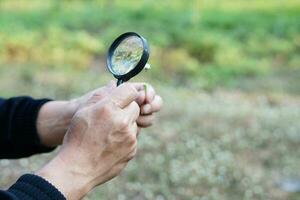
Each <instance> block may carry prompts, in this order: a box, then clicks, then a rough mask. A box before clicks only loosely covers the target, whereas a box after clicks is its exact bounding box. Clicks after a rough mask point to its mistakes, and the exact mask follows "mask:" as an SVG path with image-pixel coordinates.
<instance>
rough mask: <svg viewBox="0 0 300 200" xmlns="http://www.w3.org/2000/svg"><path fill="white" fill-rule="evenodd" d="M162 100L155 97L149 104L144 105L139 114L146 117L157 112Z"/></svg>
mask: <svg viewBox="0 0 300 200" xmlns="http://www.w3.org/2000/svg"><path fill="white" fill-rule="evenodd" d="M162 104H163V101H162V98H161V97H160V96H158V95H156V96H155V97H154V99H153V101H152V102H151V103H150V104H145V105H143V106H142V107H141V114H142V115H148V114H151V113H154V112H158V111H159V110H160V109H161V107H162Z"/></svg>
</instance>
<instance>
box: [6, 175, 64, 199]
mask: <svg viewBox="0 0 300 200" xmlns="http://www.w3.org/2000/svg"><path fill="white" fill-rule="evenodd" d="M0 199H1V200H66V198H65V197H64V196H63V194H62V193H60V192H59V191H58V190H57V189H56V188H55V187H54V186H53V185H52V184H51V183H49V182H48V181H46V180H45V179H43V178H41V177H39V176H36V175H33V174H25V175H23V176H21V177H20V178H19V179H18V180H17V182H16V183H15V184H13V185H12V186H11V187H10V188H9V189H8V190H7V191H1V190H0Z"/></svg>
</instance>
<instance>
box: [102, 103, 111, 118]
mask: <svg viewBox="0 0 300 200" xmlns="http://www.w3.org/2000/svg"><path fill="white" fill-rule="evenodd" d="M112 111H113V109H112V105H111V104H110V103H109V102H105V103H104V104H103V106H102V107H101V114H103V115H108V116H110V115H111V114H112Z"/></svg>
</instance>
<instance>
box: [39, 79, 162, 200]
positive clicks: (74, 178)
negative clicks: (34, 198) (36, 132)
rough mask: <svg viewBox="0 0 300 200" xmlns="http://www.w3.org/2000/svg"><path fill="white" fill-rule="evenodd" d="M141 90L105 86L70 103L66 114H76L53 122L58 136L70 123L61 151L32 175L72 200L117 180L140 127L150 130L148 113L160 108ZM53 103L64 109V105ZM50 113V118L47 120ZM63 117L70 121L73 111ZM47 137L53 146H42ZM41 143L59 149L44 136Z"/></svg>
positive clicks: (157, 101) (137, 86) (55, 140)
mask: <svg viewBox="0 0 300 200" xmlns="http://www.w3.org/2000/svg"><path fill="white" fill-rule="evenodd" d="M149 87H150V88H152V87H151V86H149ZM141 88H144V87H143V84H141V83H134V84H129V83H125V84H122V85H121V86H119V87H116V86H115V84H108V85H107V86H106V87H103V88H100V89H98V90H95V91H93V92H91V93H88V94H87V95H84V96H83V97H81V98H79V99H76V100H74V101H72V103H71V105H72V106H71V108H72V107H73V106H74V107H75V108H76V112H75V114H74V113H73V117H72V119H71V120H70V121H68V120H65V121H64V120H62V121H59V120H57V123H58V122H59V123H61V130H59V129H60V128H57V129H54V130H56V131H57V132H60V131H63V130H64V127H63V126H64V124H68V122H69V123H70V124H69V126H68V127H69V128H68V129H67V133H66V134H65V136H64V139H63V144H62V148H61V149H60V151H59V152H58V154H57V156H55V157H54V158H53V159H52V160H51V161H50V162H49V163H47V164H46V165H45V166H44V167H43V168H42V169H40V170H39V171H37V172H36V174H37V175H39V176H41V177H43V178H45V179H46V180H48V181H49V182H51V183H52V184H53V185H54V186H56V187H57V188H58V189H59V190H60V191H61V192H62V193H63V194H64V195H65V197H66V198H67V199H71V200H77V199H81V198H82V197H84V196H85V195H86V194H87V193H88V191H90V190H91V189H92V188H94V187H96V186H97V185H100V184H103V183H105V182H106V181H108V180H110V179H112V178H114V177H115V176H117V175H118V174H119V173H120V172H121V171H122V169H123V168H124V167H125V166H126V164H127V163H128V162H129V161H130V160H131V159H132V158H133V157H134V156H135V154H136V151H137V149H136V148H137V135H138V133H139V129H140V127H147V126H149V125H151V124H152V121H153V112H156V111H158V110H159V109H160V107H161V104H162V101H161V98H160V97H158V96H157V95H155V92H154V90H153V88H152V89H150V90H149V88H147V94H146V93H145V91H143V90H142V89H141ZM50 103H51V102H50ZM56 103H57V104H56V105H59V106H63V103H66V102H56ZM48 106H50V105H48ZM51 106H54V107H55V104H52V105H51ZM48 108H50V107H48ZM48 108H47V109H48ZM55 108H56V109H58V107H55ZM55 108H52V111H51V113H50V114H52V116H55V114H54V111H55ZM73 109H74V108H73ZM58 110H60V109H58ZM64 111H65V112H66V116H68V115H72V109H70V110H68V109H66V107H65V109H64ZM44 112H45V110H44ZM48 112H50V111H48ZM43 114H45V113H43ZM44 117H45V116H44ZM62 117H64V116H63V115H62ZM45 119H46V118H45ZM44 126H45V125H44ZM44 126H42V127H44ZM45 127H46V126H45ZM47 127H50V126H47ZM41 129H43V128H41ZM46 129H47V128H46ZM42 131H44V130H42ZM44 133H45V132H44ZM59 135H60V134H59ZM51 136H53V134H52V135H51ZM47 137H49V138H52V139H51V141H52V142H49V143H47V141H49V140H47V139H46V138H47ZM42 141H44V142H46V143H47V144H49V145H54V144H55V143H59V138H57V137H50V136H47V135H46V136H45V137H44V139H42Z"/></svg>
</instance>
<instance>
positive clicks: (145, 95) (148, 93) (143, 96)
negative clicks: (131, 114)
mask: <svg viewBox="0 0 300 200" xmlns="http://www.w3.org/2000/svg"><path fill="white" fill-rule="evenodd" d="M132 85H133V86H134V87H135V88H136V90H137V91H139V97H138V98H137V100H136V101H137V103H138V104H139V105H142V104H144V103H150V102H151V101H152V100H153V99H154V97H155V90H154V88H153V87H152V86H151V85H150V84H148V83H132Z"/></svg>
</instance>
